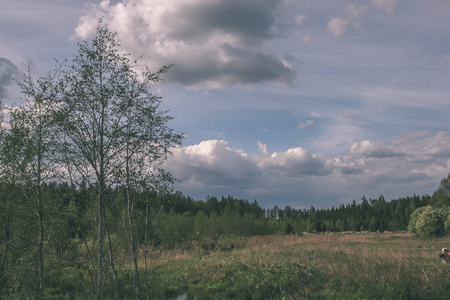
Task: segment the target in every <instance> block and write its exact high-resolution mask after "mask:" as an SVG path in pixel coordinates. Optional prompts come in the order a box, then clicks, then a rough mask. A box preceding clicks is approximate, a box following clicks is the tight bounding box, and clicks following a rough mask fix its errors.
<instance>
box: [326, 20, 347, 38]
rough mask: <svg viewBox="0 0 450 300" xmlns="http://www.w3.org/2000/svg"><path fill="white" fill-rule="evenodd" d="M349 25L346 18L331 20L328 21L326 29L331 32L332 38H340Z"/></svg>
mask: <svg viewBox="0 0 450 300" xmlns="http://www.w3.org/2000/svg"><path fill="white" fill-rule="evenodd" d="M349 25H350V20H348V19H346V18H333V19H331V20H330V21H328V24H327V28H328V31H330V32H331V34H333V35H334V36H337V37H338V36H341V35H343V34H344V33H345V32H346V31H347V28H348V26H349Z"/></svg>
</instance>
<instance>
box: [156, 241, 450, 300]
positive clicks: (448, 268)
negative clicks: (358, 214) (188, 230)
mask: <svg viewBox="0 0 450 300" xmlns="http://www.w3.org/2000/svg"><path fill="white" fill-rule="evenodd" d="M443 247H450V237H444V238H439V239H425V240H423V239H417V238H414V237H412V236H411V235H410V234H408V233H358V234H357V233H346V234H314V235H302V236H298V235H288V236H282V235H276V236H259V237H248V238H221V239H218V240H217V241H214V247H213V246H212V244H211V243H210V242H208V243H203V244H202V243H199V244H196V243H192V244H186V245H183V246H182V247H178V248H176V249H171V250H158V251H157V250H153V251H151V256H152V257H151V267H150V269H149V272H148V279H149V282H150V286H148V288H149V291H150V292H149V295H148V297H149V298H150V299H154V298H158V299H171V298H175V299H176V298H177V296H179V295H185V297H186V298H187V299H194V298H195V299H447V298H448V295H449V294H450V265H445V264H442V263H441V262H440V261H439V258H438V253H439V251H440V249H441V248H443Z"/></svg>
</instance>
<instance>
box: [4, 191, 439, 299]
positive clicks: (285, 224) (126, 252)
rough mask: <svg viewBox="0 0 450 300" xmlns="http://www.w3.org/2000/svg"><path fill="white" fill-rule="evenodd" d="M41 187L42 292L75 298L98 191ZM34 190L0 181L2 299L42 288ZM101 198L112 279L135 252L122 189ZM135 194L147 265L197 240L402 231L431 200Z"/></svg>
mask: <svg viewBox="0 0 450 300" xmlns="http://www.w3.org/2000/svg"><path fill="white" fill-rule="evenodd" d="M41 189H42V191H41V192H42V195H43V199H42V200H43V201H42V203H43V204H44V205H45V207H43V208H41V210H42V211H45V212H46V216H45V217H46V218H45V220H46V228H47V229H46V230H45V231H44V232H43V235H44V241H45V243H44V253H43V254H42V255H43V256H44V257H45V260H44V261H46V262H47V263H46V265H47V272H46V282H47V286H48V288H47V289H46V290H47V293H50V294H51V293H54V294H58V293H62V292H63V291H64V293H67V291H69V292H70V291H72V292H73V293H76V291H77V289H79V288H80V287H77V286H76V283H77V280H74V278H72V277H70V276H69V278H66V276H68V275H67V274H70V272H69V273H67V270H69V269H72V268H75V269H78V270H95V249H96V240H97V230H98V227H97V223H96V220H95V216H96V210H97V208H96V206H95V201H94V200H95V198H96V188H95V186H89V185H87V184H84V185H81V186H80V187H75V186H71V185H69V184H67V183H46V184H43V185H42V187H41ZM27 191H28V192H27ZM31 193H32V191H31V190H29V189H27V188H26V187H25V186H21V185H18V184H11V183H1V184H0V246H1V248H0V286H1V291H0V292H1V293H2V294H4V295H22V296H26V295H29V296H31V295H33V294H35V293H37V292H38V289H39V287H38V278H39V274H38V273H39V269H40V268H39V265H38V264H39V262H40V259H39V251H38V249H39V247H38V242H39V238H38V237H39V234H38V233H39V226H38V225H39V217H38V216H37V215H36V211H37V205H38V203H37V202H33V201H30V199H32V195H31ZM105 193H106V194H107V199H109V200H108V201H107V202H106V203H105V217H106V218H105V220H106V223H105V230H106V240H105V242H106V243H105V245H106V251H105V258H104V259H105V263H106V270H107V272H106V274H110V276H111V277H114V276H115V275H114V274H117V270H116V269H115V266H114V262H116V264H117V265H122V264H123V262H122V261H123V260H124V259H125V258H127V257H129V256H130V255H132V252H133V251H132V249H130V246H129V245H130V243H129V240H130V238H131V236H130V235H129V232H130V231H129V224H128V222H127V217H128V215H127V214H128V212H127V205H126V203H127V192H126V189H125V188H124V187H121V186H117V187H114V188H109V189H107V190H106V191H105ZM133 197H134V203H135V204H134V205H135V207H134V212H133V219H134V223H133V227H134V230H133V232H134V233H135V234H134V237H135V239H136V244H137V247H138V248H139V249H142V250H143V253H144V256H145V259H144V261H145V262H147V257H146V255H147V250H148V249H149V246H153V247H158V246H160V247H175V246H177V245H182V244H183V245H186V244H188V245H189V244H192V243H196V242H197V243H198V244H201V243H211V245H213V244H214V242H215V241H216V240H217V239H218V238H220V237H223V236H231V235H232V236H252V235H268V234H294V233H296V234H302V233H303V232H310V233H316V232H325V231H332V232H342V231H385V230H389V231H397V230H405V229H407V226H408V221H409V218H410V216H411V213H412V212H413V211H414V210H415V209H416V208H419V207H424V206H426V205H427V204H428V202H429V200H430V197H429V196H422V197H420V196H417V195H414V196H412V197H404V198H400V199H395V200H391V201H386V200H385V199H384V197H383V196H380V197H379V198H378V199H369V200H367V199H365V197H363V198H362V200H361V202H358V203H357V202H356V201H353V202H352V203H349V204H347V205H343V204H342V205H340V206H339V207H337V208H334V207H333V208H331V209H314V208H313V207H311V208H309V209H294V208H291V207H288V206H287V207H285V208H284V209H282V208H278V207H277V206H275V207H274V208H272V209H263V208H262V207H261V206H260V205H259V204H258V202H257V201H256V200H255V201H253V202H249V201H248V200H244V199H236V198H233V197H231V196H228V197H222V198H221V199H218V198H216V197H208V198H207V199H205V200H194V199H192V198H191V197H189V196H185V195H183V194H181V193H179V192H178V193H173V194H166V195H158V194H157V193H156V192H151V191H141V192H136V193H135V194H134V196H133ZM116 268H117V266H116ZM143 272H146V268H144V269H143ZM76 274H78V273H76ZM71 276H75V275H73V274H72V275H71ZM77 276H79V274H78V275H77ZM116 276H117V275H116ZM64 278H66V279H64ZM61 280H63V281H64V280H67V281H64V282H62V283H61ZM110 280H111V283H112V282H114V281H113V279H112V278H110ZM34 283H35V284H34ZM116 284H117V283H116ZM52 287H54V289H55V290H52ZM92 287H93V290H90V291H88V292H87V294H92V293H94V292H95V282H92ZM107 287H108V285H107ZM21 289H24V290H21ZM77 294H78V292H77Z"/></svg>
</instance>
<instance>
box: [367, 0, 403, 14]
mask: <svg viewBox="0 0 450 300" xmlns="http://www.w3.org/2000/svg"><path fill="white" fill-rule="evenodd" d="M397 2H398V0H372V4H373V5H375V7H377V8H378V9H381V10H384V11H385V12H387V13H388V14H393V13H394V11H395V5H396V4H397Z"/></svg>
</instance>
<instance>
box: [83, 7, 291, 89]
mask: <svg viewBox="0 0 450 300" xmlns="http://www.w3.org/2000/svg"><path fill="white" fill-rule="evenodd" d="M281 2H282V1H281V0H248V1H240V0H217V1H204V0H192V1H181V0H174V1H160V0H151V1H142V0H130V1H127V2H124V3H121V4H120V5H119V4H116V5H114V4H109V3H107V2H105V1H104V2H102V4H101V5H100V6H101V8H100V6H98V7H93V9H92V11H91V13H90V14H89V15H87V16H85V17H82V18H81V19H80V24H79V25H78V27H77V30H76V31H77V35H78V36H80V37H82V38H86V37H87V36H88V35H90V34H91V33H92V31H93V30H95V27H94V26H96V21H95V20H97V18H98V16H99V14H100V15H105V14H106V16H105V22H107V23H108V24H109V25H110V27H111V28H112V29H113V30H115V31H117V32H118V35H119V38H120V40H121V42H122V45H123V47H124V48H125V49H126V51H127V52H130V53H134V54H144V58H143V63H145V64H148V65H150V66H151V67H152V68H153V67H158V66H160V65H167V64H174V65H175V67H174V68H173V69H172V72H170V73H169V74H168V76H167V77H166V78H167V79H166V80H167V81H172V82H177V83H179V84H182V85H186V86H189V87H192V88H201V89H208V88H222V87H225V86H230V85H251V84H255V83H262V82H276V83H280V84H283V85H291V84H292V83H293V81H294V79H295V77H296V72H295V70H294V68H293V67H291V66H290V65H289V64H288V62H287V61H284V60H283V59H282V58H280V57H278V56H276V55H275V54H273V53H272V52H271V51H270V49H269V43H271V42H273V41H274V40H275V39H279V40H280V41H281V37H284V36H286V34H287V33H288V30H286V26H285V25H283V24H284V23H283V22H282V20H281V18H280V16H279V14H278V11H277V8H278V6H279V4H280V3H281ZM277 41H278V40H277Z"/></svg>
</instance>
